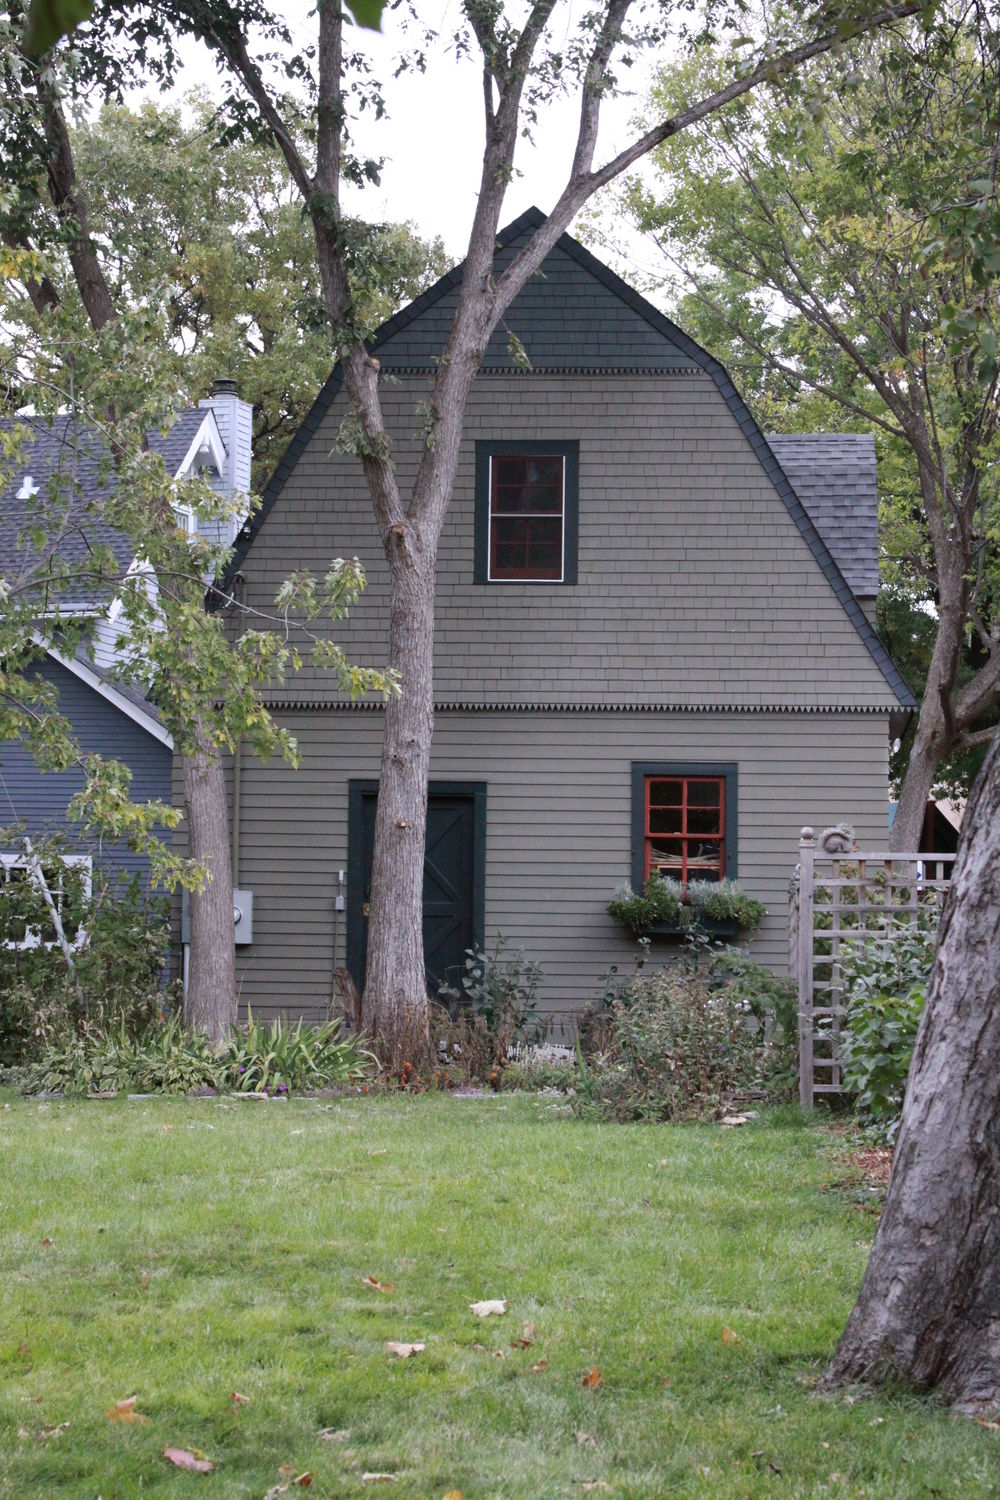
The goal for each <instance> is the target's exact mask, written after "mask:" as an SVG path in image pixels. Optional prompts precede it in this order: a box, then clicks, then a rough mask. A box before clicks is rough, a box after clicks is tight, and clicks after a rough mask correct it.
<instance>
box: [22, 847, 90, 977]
mask: <svg viewBox="0 0 1000 1500" xmlns="http://www.w3.org/2000/svg"><path fill="white" fill-rule="evenodd" d="M57 859H58V862H59V863H60V864H62V865H68V866H70V867H77V868H79V867H81V866H82V867H84V868H85V871H86V873H85V875H84V880H83V892H84V896H85V898H86V899H87V900H88V901H89V900H90V894H91V891H92V889H93V871H94V861H93V859H92V858H91V856H90V855H89V854H60V855H58V856H57ZM41 864H42V861H41V859H39V858H38V857H37V856H33V855H30V854H2V853H0V869H3V870H4V872H6V871H8V870H25V871H27V874H28V876H29V878H30V879H32V880H37V876H36V874H35V870H36V869H37V868H39V867H40V866H41ZM3 880H4V884H6V882H7V876H6V873H5V874H4V877H3ZM86 939H87V934H86V931H85V930H84V928H83V927H78V928H77V931H76V935H75V937H74V938H73V941H72V943H71V944H70V947H71V948H73V949H79V948H82V947H83V944H84V943H85V942H86ZM0 946H2V947H4V948H6V949H8V950H10V951H13V952H15V953H24V952H27V951H28V950H29V949H31V948H42V947H44V948H58V946H59V943H58V941H57V940H52V941H50V942H45V943H43V941H42V937H41V934H40V933H39V931H38V929H37V928H34V927H29V928H28V929H27V930H26V932H25V935H24V938H23V939H22V941H21V942H19V943H13V942H10V941H4V942H3V944H2V945H0Z"/></svg>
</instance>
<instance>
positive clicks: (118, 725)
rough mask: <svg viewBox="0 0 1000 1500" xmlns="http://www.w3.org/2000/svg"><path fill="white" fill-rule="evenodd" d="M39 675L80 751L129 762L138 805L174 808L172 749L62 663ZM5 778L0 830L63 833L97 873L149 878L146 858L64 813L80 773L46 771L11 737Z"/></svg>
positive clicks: (49, 663)
mask: <svg viewBox="0 0 1000 1500" xmlns="http://www.w3.org/2000/svg"><path fill="white" fill-rule="evenodd" d="M37 670H38V672H39V675H41V676H43V677H44V678H45V679H46V680H47V681H49V682H51V683H52V684H53V685H54V686H55V688H56V691H57V693H58V695H59V699H58V707H59V712H60V713H62V714H64V715H65V716H66V718H68V719H69V721H70V723H71V724H72V726H73V731H74V733H75V734H76V736H77V739H78V741H79V743H80V747H81V749H82V751H83V752H84V753H88V752H96V753H98V754H100V755H102V756H104V757H105V758H107V759H109V760H110V759H114V760H120V761H122V762H124V764H125V765H127V766H128V767H129V768H130V769H131V771H132V784H131V795H132V798H133V801H136V802H154V801H156V802H168V803H169V801H170V761H171V755H170V751H169V750H168V749H167V747H166V746H165V745H161V744H160V743H159V742H158V741H157V740H155V739H153V737H152V736H151V735H149V734H147V733H146V731H145V730H144V729H141V728H140V727H139V725H138V724H136V723H134V722H133V721H132V720H131V719H130V718H128V717H127V716H126V715H125V714H123V713H121V712H120V711H119V710H118V709H117V708H115V707H114V705H113V704H111V703H109V702H108V701H107V699H105V698H102V697H101V696H100V694H98V693H96V692H94V691H93V690H92V689H91V688H89V687H87V686H86V684H85V683H83V682H81V681H80V679H79V678H78V677H76V676H75V675H74V674H73V673H72V672H68V671H67V670H66V669H65V667H62V666H60V665H59V664H58V662H55V661H53V660H52V659H51V658H46V660H45V661H44V662H43V663H42V664H40V665H39V667H38V669H37ZM0 778H2V779H0V826H7V825H8V824H11V823H14V822H19V823H23V824H24V826H25V828H26V831H27V832H28V834H29V835H30V836H32V837H34V838H39V837H42V836H43V835H45V834H51V833H58V834H63V835H65V837H66V839H67V841H68V845H69V847H71V848H73V849H77V850H79V851H81V852H84V853H88V854H91V855H92V856H93V858H94V866H95V868H98V867H99V866H103V867H104V868H105V869H108V870H117V871H120V872H121V873H122V874H124V875H127V876H128V877H131V876H133V875H140V876H142V877H143V878H144V879H145V878H146V876H147V875H148V872H149V861H148V860H147V859H146V857H145V856H144V855H142V854H137V853H136V852H135V851H134V850H132V849H128V848H126V847H125V846H123V845H108V844H104V845H103V846H102V845H100V844H99V843H98V842H97V841H96V840H94V839H90V840H84V839H83V838H82V837H81V833H80V829H79V827H78V826H77V825H76V824H74V823H71V822H70V820H69V818H68V817H67V813H66V809H67V807H68V805H69V803H70V800H71V799H72V798H73V797H74V796H75V795H76V793H77V792H78V791H79V789H80V786H81V784H82V780H83V777H82V773H81V772H80V771H79V770H76V769H74V770H69V771H62V772H52V771H46V772H42V771H40V770H39V769H38V766H37V765H36V763H35V761H34V759H33V757H32V756H31V754H30V752H29V751H28V750H27V749H26V748H25V746H24V745H22V744H21V743H20V742H19V741H17V740H6V741H4V742H3V743H2V744H0Z"/></svg>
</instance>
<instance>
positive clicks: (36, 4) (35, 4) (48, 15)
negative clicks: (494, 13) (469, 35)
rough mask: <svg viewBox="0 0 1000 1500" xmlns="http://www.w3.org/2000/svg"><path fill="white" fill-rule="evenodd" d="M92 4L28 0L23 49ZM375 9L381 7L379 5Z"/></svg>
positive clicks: (41, 47)
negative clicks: (29, 2)
mask: <svg viewBox="0 0 1000 1500" xmlns="http://www.w3.org/2000/svg"><path fill="white" fill-rule="evenodd" d="M93 8H94V0H31V6H30V8H29V10H28V19H27V21H26V23H25V27H24V50H25V52H27V54H28V56H29V57H41V56H42V54H43V53H44V52H48V50H49V48H50V47H54V46H55V44H56V42H58V41H61V40H62V38H63V37H64V36H68V35H69V33H70V32H71V31H73V30H74V28H75V27H77V26H79V24H80V22H81V21H86V20H87V19H88V17H89V16H90V13H91V11H92V10H93ZM378 9H379V10H380V11H381V9H382V7H381V5H380V6H379V7H378Z"/></svg>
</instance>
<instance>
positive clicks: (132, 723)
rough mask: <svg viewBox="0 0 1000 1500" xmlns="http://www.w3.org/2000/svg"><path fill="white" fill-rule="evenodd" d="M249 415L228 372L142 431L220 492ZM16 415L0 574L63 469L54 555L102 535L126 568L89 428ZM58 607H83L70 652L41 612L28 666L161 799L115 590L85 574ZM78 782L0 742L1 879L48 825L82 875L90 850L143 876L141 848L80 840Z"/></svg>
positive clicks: (102, 460)
mask: <svg viewBox="0 0 1000 1500" xmlns="http://www.w3.org/2000/svg"><path fill="white" fill-rule="evenodd" d="M251 421H252V408H251V407H250V406H249V405H248V404H247V403H246V402H245V401H241V400H240V399H239V397H238V395H237V393H236V388H235V386H234V385H233V383H232V382H229V381H219V382H216V384H215V386H213V388H212V393H211V395H210V396H209V397H208V398H207V399H206V400H204V401H202V402H201V403H200V404H199V405H198V406H197V407H191V408H188V409H186V410H184V411H182V412H180V413H179V414H178V416H177V419H176V421H175V422H174V424H173V426H172V427H171V428H170V430H169V431H168V432H167V433H165V434H164V433H150V435H149V442H150V446H151V447H152V448H154V449H155V451H157V452H158V453H159V454H160V455H161V456H162V458H163V459H164V462H165V464H166V466H167V469H168V471H169V472H170V474H171V475H172V477H173V478H175V479H181V478H184V477H186V476H188V475H190V474H192V473H194V472H201V473H203V474H204V475H205V476H206V477H208V478H209V479H210V481H211V483H212V485H213V487H215V488H217V489H219V490H220V492H222V493H227V494H246V493H247V492H248V491H249V488H250V446H251ZM6 425H7V426H8V427H9V426H10V425H11V424H6ZM18 425H19V426H27V427H28V428H29V430H30V437H29V439H28V440H27V441H26V442H25V443H24V445H23V446H22V448H21V451H20V452H19V453H18V455H17V468H16V472H15V473H14V474H13V475H12V476H11V477H10V479H9V481H8V483H7V485H6V487H5V488H3V489H2V490H0V579H3V580H6V581H8V582H12V583H13V582H15V581H16V580H17V578H18V576H19V574H22V571H23V569H24V567H25V564H26V560H27V559H28V558H29V557H30V542H28V541H27V539H26V537H25V528H26V525H27V523H28V521H29V519H30V516H31V508H32V497H33V496H35V495H47V494H50V493H52V492H53V490H54V489H55V488H56V487H57V486H58V485H59V483H60V481H61V480H63V479H65V481H66V486H65V487H66V494H67V500H66V504H67V506H68V510H69V519H70V522H71V524H70V526H69V527H66V528H63V531H64V539H63V540H61V542H60V545H59V549H58V556H59V558H60V560H62V561H66V562H78V561H81V560H83V559H84V558H85V557H86V554H87V552H88V551H89V550H90V549H91V548H93V547H94V546H97V545H100V546H110V548H111V549H112V551H113V553H114V556H115V559H116V562H117V564H118V568H119V571H120V572H121V573H122V574H124V573H125V572H126V571H127V570H128V569H129V567H130V566H131V565H133V564H135V563H136V561H137V559H135V558H134V556H133V553H132V548H131V546H130V544H129V542H128V539H127V538H126V537H124V536H122V535H121V533H118V532H115V531H114V530H112V529H111V528H110V527H109V526H107V525H106V524H104V523H102V522H101V521H100V519H99V515H100V502H101V501H102V500H103V499H104V498H106V496H107V495H108V493H109V491H110V487H111V485H112V484H113V482H114V480H113V476H112V475H111V472H110V465H109V464H108V461H107V453H106V451H105V449H104V447H103V445H102V444H101V443H100V441H99V440H97V439H96V438H95V435H94V433H93V432H92V431H91V430H88V429H84V428H82V426H81V425H80V424H79V423H76V422H74V420H73V419H72V418H71V417H67V416H61V417H57V418H56V419H55V421H54V422H52V423H50V422H48V421H44V422H43V421H41V420H37V421H36V420H35V419H32V418H19V419H18ZM35 503H36V504H37V502H35ZM176 514H177V520H178V523H179V524H180V525H182V526H184V527H185V529H187V530H191V531H194V530H195V529H196V525H197V523H196V521H195V518H194V517H193V516H192V515H190V514H188V513H186V512H185V511H184V510H182V509H180V508H178V510H177V512H176ZM243 514H245V511H244V512H243ZM241 522H242V514H241V515H237V516H234V518H233V519H232V520H231V521H230V522H229V523H226V525H225V526H224V527H220V526H219V525H216V526H215V528H214V533H213V540H214V539H216V538H218V537H220V532H221V533H222V535H221V539H222V540H226V541H232V540H233V538H234V537H235V534H236V532H237V531H238V529H239V526H240V524H241ZM227 527H228V529H226V528H227ZM201 529H202V530H207V528H205V527H202V528H201ZM60 610H61V612H62V613H64V614H68V613H73V614H74V615H76V616H81V615H82V616H85V617H87V618H89V619H90V620H91V621H92V628H91V630H90V632H89V638H88V640H87V641H86V643H85V644H83V645H81V646H80V647H79V649H77V650H76V651H75V652H73V651H64V650H60V648H59V643H58V638H57V637H53V638H51V639H50V638H49V637H48V636H47V635H44V630H45V627H44V617H42V618H40V620H39V631H40V634H43V637H44V639H45V640H46V643H47V649H46V653H45V656H44V658H43V660H42V662H41V663H40V664H39V666H38V667H37V669H36V670H37V671H38V672H39V674H40V675H41V676H43V677H44V678H46V679H47V680H48V681H49V682H51V683H53V684H54V685H55V687H56V689H57V691H58V695H59V707H60V710H61V712H62V713H64V714H65V715H66V717H67V718H68V719H69V720H70V722H71V724H72V725H73V728H74V731H75V733H76V735H77V738H78V740H79V743H80V746H81V749H82V750H83V751H84V752H85V753H86V752H98V753H100V754H101V755H104V756H106V757H108V758H112V757H113V758H115V759H117V760H120V761H123V762H124V763H125V764H126V765H127V766H129V768H130V769H131V772H132V794H133V796H134V798H135V800H136V801H142V802H145V801H150V800H162V801H164V802H169V801H170V797H171V762H172V754H173V745H172V741H171V738H170V735H169V734H168V732H167V730H166V729H165V727H164V725H163V723H162V722H161V720H160V716H159V714H158V713H157V710H156V708H155V706H154V705H153V704H152V703H150V702H149V701H148V700H147V699H146V698H145V696H144V695H143V693H142V690H141V688H136V687H135V686H134V685H130V684H128V683H125V682H123V681H121V680H120V678H119V677H118V676H117V674H116V663H117V662H118V661H119V660H120V658H121V655H122V652H123V650H124V649H127V648H126V643H125V642H123V641H122V640H120V639H119V633H120V632H119V626H118V623H117V620H118V615H119V610H120V605H119V601H118V600H117V599H116V598H114V597H109V591H108V589H107V588H106V587H104V586H100V585H95V584H93V583H86V582H83V583H80V584H79V586H76V585H74V587H73V588H72V590H71V591H69V590H68V591H65V592H64V593H63V594H62V596H61V598H60ZM80 784H81V773H80V772H79V771H77V770H69V771H65V772H59V773H54V772H44V773H43V772H42V771H40V770H39V768H38V766H37V764H36V763H35V760H34V758H33V757H32V755H31V753H30V752H29V750H28V749H27V748H26V746H25V745H24V744H23V743H21V742H19V741H0V829H3V828H6V829H8V830H14V831H13V832H12V833H11V834H10V836H9V837H8V838H7V839H6V840H0V875H2V878H3V879H6V880H9V879H11V878H14V876H15V874H16V873H17V872H19V871H24V870H26V868H27V861H26V846H25V842H24V841H25V838H28V839H38V838H39V837H41V836H42V835H45V834H51V833H59V834H62V835H64V836H65V839H66V842H67V844H68V846H69V847H70V848H71V849H72V850H73V851H74V853H73V854H72V855H71V856H70V857H71V858H72V859H73V862H74V863H75V864H77V865H83V866H84V878H85V882H87V881H89V877H90V873H91V870H92V868H93V865H94V864H95V862H96V861H98V860H100V861H102V862H103V865H104V867H105V868H106V869H108V870H115V871H119V872H120V873H121V874H122V875H123V876H126V877H131V876H133V875H139V876H141V877H143V878H145V877H146V876H147V874H148V862H147V860H146V859H145V857H144V856H142V855H140V854H136V853H135V852H134V851H131V850H129V849H127V848H125V847H122V846H115V847H112V848H107V847H105V848H98V847H96V846H94V845H93V844H91V843H87V844H86V845H85V844H84V843H83V842H82V841H81V839H80V833H79V829H78V828H77V827H76V825H74V824H72V823H71V822H70V821H69V819H68V817H67V806H68V804H69V802H70V800H71V798H72V797H73V796H74V794H75V793H76V792H77V791H78V789H79V787H80ZM21 878H23V876H22V877H21Z"/></svg>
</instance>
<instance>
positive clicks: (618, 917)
mask: <svg viewBox="0 0 1000 1500" xmlns="http://www.w3.org/2000/svg"><path fill="white" fill-rule="evenodd" d="M608 913H609V915H610V916H612V917H614V919H615V921H616V922H620V923H621V925H622V926H623V927H627V928H628V930H629V931H630V932H634V933H635V935H636V937H677V936H683V935H684V934H685V933H687V932H690V931H691V929H692V928H694V927H698V928H700V929H701V930H702V931H703V932H708V933H711V934H713V935H714V936H716V937H738V936H739V934H740V933H743V932H752V931H753V929H754V928H755V927H757V926H759V924H760V922H761V919H762V918H763V917H764V916H765V908H764V904H763V902H761V901H757V900H756V899H755V898H754V897H753V896H750V895H748V894H747V892H746V891H744V890H743V889H742V888H741V887H740V886H738V885H737V884H736V882H735V880H719V881H710V880H692V881H690V882H689V883H688V886H687V888H686V889H685V888H684V887H683V886H682V885H681V883H680V881H677V880H667V879H664V878H663V876H661V875H651V876H650V877H649V879H648V880H647V881H646V884H645V885H644V886H643V888H642V891H641V892H637V891H633V890H632V888H631V886H627V885H626V886H623V887H622V889H621V890H619V891H616V892H615V895H614V896H613V898H612V899H611V901H610V902H609V903H608Z"/></svg>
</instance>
